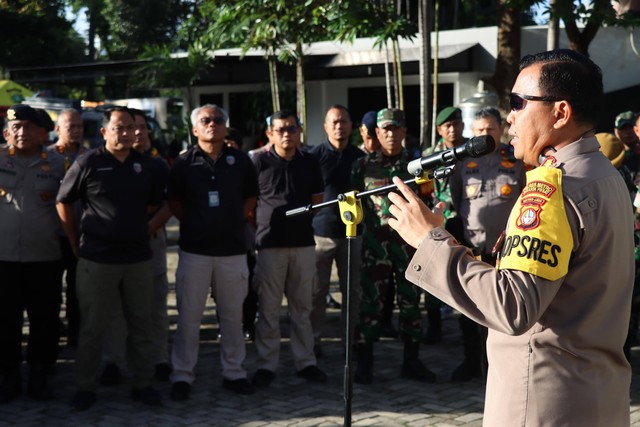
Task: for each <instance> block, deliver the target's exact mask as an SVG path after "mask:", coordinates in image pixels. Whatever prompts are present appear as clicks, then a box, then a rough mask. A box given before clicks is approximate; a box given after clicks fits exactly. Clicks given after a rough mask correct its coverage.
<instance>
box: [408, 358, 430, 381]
mask: <svg viewBox="0 0 640 427" xmlns="http://www.w3.org/2000/svg"><path fill="white" fill-rule="evenodd" d="M401 376H402V378H407V379H410V380H414V381H420V382H423V383H434V382H436V374H434V373H433V372H431V371H430V370H429V369H427V367H426V366H424V364H423V363H422V362H421V361H420V360H419V359H405V361H404V362H403V363H402V371H401Z"/></svg>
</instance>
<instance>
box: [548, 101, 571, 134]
mask: <svg viewBox="0 0 640 427" xmlns="http://www.w3.org/2000/svg"><path fill="white" fill-rule="evenodd" d="M553 117H554V118H555V123H554V125H553V127H554V128H555V129H560V128H563V127H565V126H566V125H567V124H568V123H569V122H570V121H571V120H572V119H573V107H571V104H570V103H569V101H566V100H561V101H556V102H554V105H553Z"/></svg>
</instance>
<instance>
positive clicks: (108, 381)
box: [100, 363, 122, 386]
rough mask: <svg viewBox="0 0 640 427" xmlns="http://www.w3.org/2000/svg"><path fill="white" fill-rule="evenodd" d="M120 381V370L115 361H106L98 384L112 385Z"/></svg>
mask: <svg viewBox="0 0 640 427" xmlns="http://www.w3.org/2000/svg"><path fill="white" fill-rule="evenodd" d="M121 383H122V372H120V368H119V367H118V365H116V364H115V363H108V364H107V365H106V366H105V367H104V370H103V371H102V375H100V384H102V385H105V386H114V385H118V384H121Z"/></svg>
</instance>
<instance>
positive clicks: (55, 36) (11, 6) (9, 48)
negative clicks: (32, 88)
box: [0, 0, 84, 67]
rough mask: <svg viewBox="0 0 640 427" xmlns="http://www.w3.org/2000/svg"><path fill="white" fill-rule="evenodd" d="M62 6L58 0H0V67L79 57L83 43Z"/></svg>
mask: <svg viewBox="0 0 640 427" xmlns="http://www.w3.org/2000/svg"><path fill="white" fill-rule="evenodd" d="M63 6H64V5H63V2H62V0H59V1H53V0H30V1H28V0H14V1H9V0H0V28H2V37H0V67H27V66H43V65H50V64H59V63H64V62H77V61H79V60H81V58H82V57H83V54H84V44H83V42H82V39H81V38H80V37H79V36H78V34H77V33H76V32H75V31H74V30H73V28H72V26H71V23H69V22H67V21H66V20H65V18H64V7H63Z"/></svg>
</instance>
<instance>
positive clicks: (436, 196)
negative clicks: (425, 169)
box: [422, 107, 467, 344]
mask: <svg viewBox="0 0 640 427" xmlns="http://www.w3.org/2000/svg"><path fill="white" fill-rule="evenodd" d="M436 130H437V131H438V135H440V140H439V141H438V142H437V143H436V145H434V146H433V147H429V148H427V149H426V150H425V151H424V152H423V153H422V156H423V157H426V156H430V155H431V154H433V153H437V152H439V151H444V150H448V149H450V148H453V147H457V146H459V145H462V144H464V143H466V142H467V140H466V138H463V136H462V131H463V130H464V123H463V122H462V111H461V110H460V109H459V108H456V107H446V108H443V109H442V111H440V113H438V116H437V117H436ZM438 202H445V208H444V218H445V221H446V228H447V230H448V231H449V232H451V234H453V235H454V236H455V237H456V238H457V239H459V241H462V238H463V232H462V222H461V221H460V218H458V217H457V216H456V212H455V210H454V209H453V207H452V204H451V188H450V187H449V178H444V179H439V180H434V181H433V203H432V205H434V206H435V204H436V203H438ZM430 206H431V204H430ZM440 307H442V302H440V300H438V299H437V298H435V297H434V296H432V295H429V294H427V297H426V308H427V321H428V325H429V326H428V327H427V330H426V332H425V334H424V337H423V338H422V342H424V343H425V344H435V343H437V342H439V341H440V340H441V339H442V316H441V314H440Z"/></svg>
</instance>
